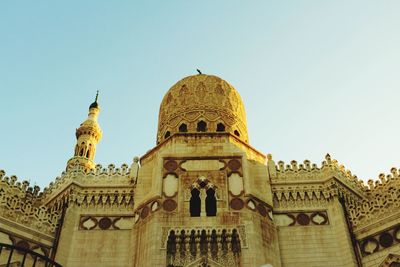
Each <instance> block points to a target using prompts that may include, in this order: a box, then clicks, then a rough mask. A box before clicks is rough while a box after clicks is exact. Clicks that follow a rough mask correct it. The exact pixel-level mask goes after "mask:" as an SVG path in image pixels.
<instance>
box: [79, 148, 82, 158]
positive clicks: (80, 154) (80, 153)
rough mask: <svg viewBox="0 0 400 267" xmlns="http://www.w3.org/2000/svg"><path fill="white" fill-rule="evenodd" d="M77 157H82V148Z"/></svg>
mask: <svg viewBox="0 0 400 267" xmlns="http://www.w3.org/2000/svg"><path fill="white" fill-rule="evenodd" d="M79 156H80V157H82V156H83V147H82V148H81V152H79Z"/></svg>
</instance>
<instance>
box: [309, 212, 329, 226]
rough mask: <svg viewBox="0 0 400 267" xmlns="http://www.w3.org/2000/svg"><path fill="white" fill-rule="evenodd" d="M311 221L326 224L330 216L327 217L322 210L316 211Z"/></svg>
mask: <svg viewBox="0 0 400 267" xmlns="http://www.w3.org/2000/svg"><path fill="white" fill-rule="evenodd" d="M311 221H312V222H313V223H314V224H318V225H322V224H326V223H327V222H328V218H327V217H326V215H325V214H323V213H321V212H316V213H314V214H312V215H311Z"/></svg>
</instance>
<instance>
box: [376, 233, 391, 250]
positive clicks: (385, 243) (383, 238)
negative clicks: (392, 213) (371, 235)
mask: <svg viewBox="0 0 400 267" xmlns="http://www.w3.org/2000/svg"><path fill="white" fill-rule="evenodd" d="M379 244H380V245H381V246H382V247H384V248H388V247H390V246H391V245H392V244H393V237H392V235H391V234H389V233H382V234H381V235H380V236H379Z"/></svg>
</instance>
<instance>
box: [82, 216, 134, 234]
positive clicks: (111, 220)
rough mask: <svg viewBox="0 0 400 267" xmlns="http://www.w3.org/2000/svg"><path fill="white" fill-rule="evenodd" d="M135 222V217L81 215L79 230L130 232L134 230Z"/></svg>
mask: <svg viewBox="0 0 400 267" xmlns="http://www.w3.org/2000/svg"><path fill="white" fill-rule="evenodd" d="M137 217H139V216H137ZM133 221H134V217H133V216H101V215H100V216H85V215H81V218H80V223H79V229H80V230H128V229H132V227H133Z"/></svg>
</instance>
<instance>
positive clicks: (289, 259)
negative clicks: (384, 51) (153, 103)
mask: <svg viewBox="0 0 400 267" xmlns="http://www.w3.org/2000/svg"><path fill="white" fill-rule="evenodd" d="M97 99H98V95H97V96H96V99H95V102H94V103H92V104H91V105H90V107H89V114H88V117H87V119H86V120H85V121H84V122H83V123H82V124H81V125H80V126H79V128H78V129H77V130H76V132H75V133H76V144H75V150H74V154H73V156H72V157H71V158H70V159H69V160H68V162H67V164H66V168H65V171H63V172H62V173H61V174H60V175H59V176H57V177H55V179H54V180H53V181H52V182H50V183H49V184H48V186H47V187H44V188H43V190H41V189H40V187H38V186H36V185H31V184H30V183H29V182H28V181H18V178H17V177H16V176H15V175H11V176H6V173H5V171H3V170H0V242H6V243H12V244H13V245H14V246H23V247H26V248H29V249H32V250H35V251H36V250H37V249H38V250H39V248H40V250H41V251H44V252H45V254H46V255H47V256H54V257H53V258H54V259H55V260H56V261H57V262H59V263H60V264H62V265H64V266H87V267H91V266H110V267H111V266H144V267H145V266H171V265H175V266H177V265H179V266H195V265H196V266H200V265H201V266H203V265H207V266H236V267H239V266H243V267H247V266H273V267H282V266H285V267H292V266H296V267H297V266H299V267H303V266H304V267H305V266H307V267H311V266H316V267H317V266H340V267H342V266H348V267H350V266H351V267H353V266H368V267H378V266H397V265H392V264H393V263H396V264H399V263H400V257H397V256H393V255H392V254H390V253H400V212H399V210H400V209H399V208H400V179H399V169H398V168H392V169H391V170H390V173H389V174H384V173H382V174H379V176H378V179H370V180H369V181H368V182H367V184H364V182H363V180H361V179H359V178H358V177H357V176H356V175H354V174H353V173H352V172H351V171H350V170H348V169H346V167H345V166H344V165H343V164H340V163H339V162H338V161H337V160H336V159H334V158H333V157H331V155H330V154H326V155H325V157H324V158H323V160H322V161H321V163H318V164H317V163H312V162H311V161H310V160H308V159H306V160H304V161H303V162H298V161H296V160H291V161H290V162H289V163H288V164H286V163H285V162H283V161H278V162H277V163H275V162H274V160H273V159H272V155H271V154H267V155H264V154H262V153H261V152H258V151H257V150H256V149H254V148H253V147H251V146H250V144H249V141H248V136H247V126H246V117H245V110H244V105H243V103H242V101H241V99H240V96H239V94H238V93H237V91H236V90H235V89H234V88H233V86H231V85H230V84H228V83H227V82H226V81H224V80H222V79H220V78H218V77H216V76H211V75H203V74H199V75H194V76H190V77H187V78H185V79H183V80H181V81H180V82H178V83H177V84H175V85H174V86H173V87H172V88H171V89H170V91H168V93H167V94H166V95H165V97H164V99H163V102H162V104H161V108H160V113H159V127H158V131H157V138H156V139H157V140H156V142H157V145H156V146H155V147H154V148H152V149H150V150H149V151H148V152H147V153H146V154H145V155H143V156H142V157H137V156H136V157H133V160H132V162H131V164H130V165H127V164H122V165H121V166H116V165H115V164H108V165H101V164H96V163H95V161H94V157H95V152H96V146H97V144H98V142H99V141H100V139H101V136H102V131H101V129H100V126H99V125H98V123H97V116H98V114H99V111H100V108H99V105H98V103H97ZM0 250H1V248H0ZM3 251H4V250H3ZM338 255H340V257H338ZM390 255H392V256H390ZM3 258H4V257H3ZM3 258H2V257H1V255H0V265H3V263H4V262H3V261H2V259H3ZM169 264H171V265H169ZM380 264H386V265H380Z"/></svg>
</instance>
